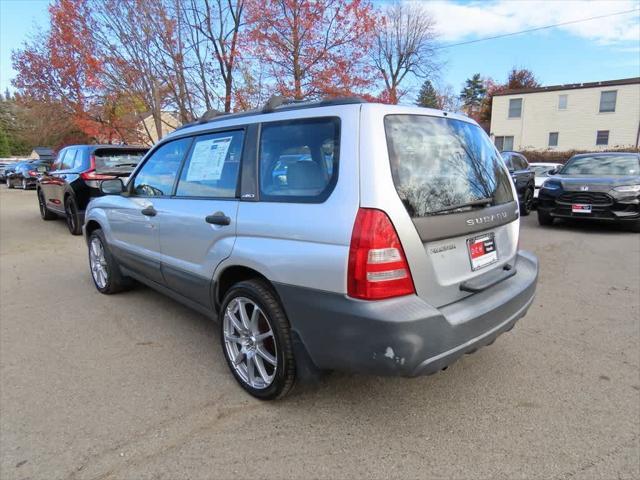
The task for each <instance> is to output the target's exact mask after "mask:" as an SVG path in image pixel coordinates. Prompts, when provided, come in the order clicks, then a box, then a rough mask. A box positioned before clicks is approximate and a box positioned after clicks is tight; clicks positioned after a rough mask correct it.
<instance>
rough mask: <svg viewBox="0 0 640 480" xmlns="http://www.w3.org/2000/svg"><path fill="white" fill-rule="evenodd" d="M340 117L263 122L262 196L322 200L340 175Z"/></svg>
mask: <svg viewBox="0 0 640 480" xmlns="http://www.w3.org/2000/svg"><path fill="white" fill-rule="evenodd" d="M339 148H340V120H339V119H338V118H315V119H305V120H292V121H286V122H273V123H266V124H263V125H262V132H261V135H260V198H261V199H263V200H272V201H287V202H295V201H301V202H319V201H322V200H323V199H324V198H326V196H327V195H328V194H329V193H330V192H331V190H332V188H333V186H334V185H335V183H336V179H337V174H338V160H339V156H340V155H339Z"/></svg>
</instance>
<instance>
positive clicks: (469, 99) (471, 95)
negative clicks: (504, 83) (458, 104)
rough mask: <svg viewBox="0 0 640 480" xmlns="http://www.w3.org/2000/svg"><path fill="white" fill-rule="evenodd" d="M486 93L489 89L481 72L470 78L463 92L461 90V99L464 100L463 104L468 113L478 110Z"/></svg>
mask: <svg viewBox="0 0 640 480" xmlns="http://www.w3.org/2000/svg"><path fill="white" fill-rule="evenodd" d="M486 93H487V89H486V88H485V86H484V82H483V81H482V78H481V77H480V74H479V73H476V74H475V75H474V76H473V77H471V78H468V79H467V80H466V82H465V85H464V88H463V89H462V92H460V100H462V106H463V107H464V109H465V111H467V112H468V113H473V112H476V111H478V109H479V108H480V104H481V103H482V100H483V99H484V97H485V95H486Z"/></svg>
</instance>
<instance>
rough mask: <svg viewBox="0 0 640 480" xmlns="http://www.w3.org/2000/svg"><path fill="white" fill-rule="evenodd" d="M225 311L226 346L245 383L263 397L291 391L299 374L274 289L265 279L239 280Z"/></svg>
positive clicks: (222, 332)
mask: <svg viewBox="0 0 640 480" xmlns="http://www.w3.org/2000/svg"><path fill="white" fill-rule="evenodd" d="M220 316H221V318H220V341H221V344H222V351H223V353H224V357H225V359H226V360H227V364H228V366H229V369H230V370H231V373H233V376H234V377H235V378H236V380H237V382H238V383H239V384H240V386H241V387H242V388H244V389H245V390H246V391H247V392H248V393H249V394H250V395H253V396H254V397H256V398H258V399H260V400H274V399H277V398H282V397H284V396H285V395H287V394H288V393H289V391H290V390H291V388H292V387H293V384H294V382H295V377H296V368H295V361H294V358H293V344H292V341H291V334H290V326H289V321H288V320H287V317H286V315H285V313H284V310H283V308H282V306H281V305H280V302H279V300H278V298H277V296H276V294H275V293H274V291H273V289H272V288H271V287H270V286H269V285H268V284H267V283H266V282H264V281H262V280H259V279H253V280H247V281H243V282H239V283H237V284H235V285H234V286H233V287H231V288H230V289H229V291H228V292H227V293H226V295H225V297H224V300H223V302H222V307H221V309H220Z"/></svg>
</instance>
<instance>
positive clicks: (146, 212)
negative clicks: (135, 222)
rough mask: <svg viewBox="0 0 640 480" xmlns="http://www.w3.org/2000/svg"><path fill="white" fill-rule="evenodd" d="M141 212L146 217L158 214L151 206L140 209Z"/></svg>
mask: <svg viewBox="0 0 640 480" xmlns="http://www.w3.org/2000/svg"><path fill="white" fill-rule="evenodd" d="M141 212H142V214H143V215H145V216H147V217H155V216H156V215H157V214H158V212H157V211H156V209H155V208H153V205H149V206H148V207H147V208H144V209H142V210H141Z"/></svg>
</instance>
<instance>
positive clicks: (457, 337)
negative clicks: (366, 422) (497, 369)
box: [275, 251, 538, 377]
mask: <svg viewBox="0 0 640 480" xmlns="http://www.w3.org/2000/svg"><path fill="white" fill-rule="evenodd" d="M516 265H517V274H515V275H513V276H511V277H510V278H507V279H505V280H504V281H502V282H500V283H498V284H496V285H494V286H492V287H490V288H488V289H487V290H485V291H482V292H479V293H476V294H474V295H470V296H469V297H467V298H465V299H463V300H460V301H458V302H456V303H453V304H451V305H448V306H445V307H441V308H439V309H436V308H434V307H432V306H430V305H429V304H427V303H426V302H425V301H423V300H422V299H420V298H419V297H417V296H415V295H410V296H406V297H399V298H394V299H390V300H382V301H375V302H367V301H360V300H354V299H351V298H348V297H346V296H344V295H339V294H336V293H330V292H323V291H318V290H311V289H305V288H300V287H293V286H290V285H283V284H276V285H275V286H276V290H277V291H278V294H279V295H280V297H281V298H282V300H283V304H284V307H285V310H286V312H287V315H288V317H289V321H290V322H291V326H292V330H293V331H294V333H295V334H296V336H297V337H298V338H299V339H300V341H301V343H302V344H303V346H304V348H305V350H306V352H307V353H308V357H309V359H310V360H311V361H312V362H313V364H314V366H315V367H316V368H318V369H321V370H325V369H327V370H340V371H349V372H355V373H364V374H374V375H399V376H406V377H412V376H417V375H426V374H430V373H435V372H437V371H439V370H441V369H443V368H445V367H446V366H448V365H450V364H451V363H453V362H454V361H455V360H457V359H458V358H459V357H461V356H462V355H464V354H465V353H468V352H472V351H475V350H476V349H477V348H479V347H482V346H484V345H488V344H490V343H492V342H493V341H494V340H495V339H496V338H497V337H498V336H499V335H500V334H502V333H503V332H505V331H508V330H510V329H511V328H512V327H513V325H514V324H515V323H516V322H517V321H518V320H519V319H520V318H522V317H523V316H524V315H525V314H526V312H527V310H528V308H529V306H530V305H531V303H532V301H533V297H534V295H535V289H536V283H537V278H538V261H537V259H536V257H535V256H534V255H533V254H531V253H528V252H523V251H520V252H518V258H517V262H516Z"/></svg>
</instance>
